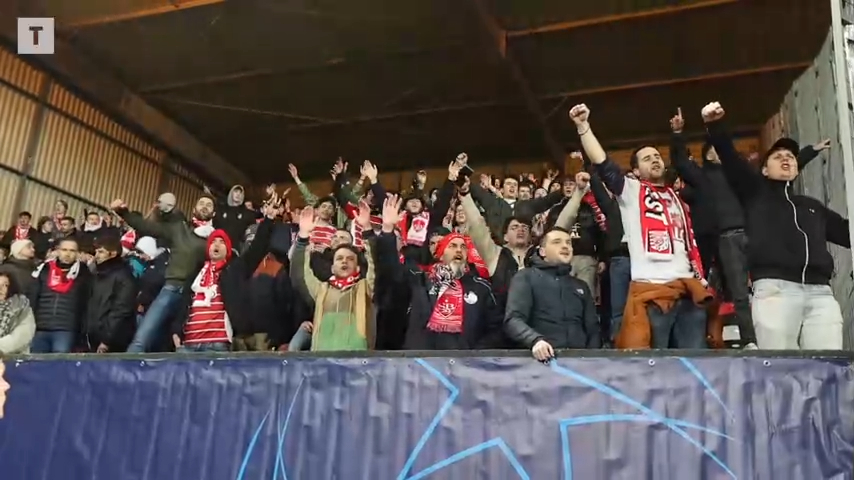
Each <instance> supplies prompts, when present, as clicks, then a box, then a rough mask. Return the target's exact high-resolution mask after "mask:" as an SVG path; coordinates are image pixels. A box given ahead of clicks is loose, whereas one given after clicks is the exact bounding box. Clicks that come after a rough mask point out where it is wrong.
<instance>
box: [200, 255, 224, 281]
mask: <svg viewBox="0 0 854 480" xmlns="http://www.w3.org/2000/svg"><path fill="white" fill-rule="evenodd" d="M224 266H225V260H221V261H219V262H214V261H211V260H208V261H206V262H205V266H204V267H202V271H203V272H204V275H203V276H202V279H201V282H199V286H201V287H212V286H214V285H216V284H217V283H218V282H219V274H220V273H221V272H222V268H223V267H224Z"/></svg>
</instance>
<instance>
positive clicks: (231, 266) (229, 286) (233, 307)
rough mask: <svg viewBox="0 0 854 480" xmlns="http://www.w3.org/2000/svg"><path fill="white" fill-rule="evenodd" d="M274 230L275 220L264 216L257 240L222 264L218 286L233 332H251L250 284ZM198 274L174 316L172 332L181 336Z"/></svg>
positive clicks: (191, 279)
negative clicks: (241, 252)
mask: <svg viewBox="0 0 854 480" xmlns="http://www.w3.org/2000/svg"><path fill="white" fill-rule="evenodd" d="M272 231H273V221H272V220H270V219H264V221H263V222H261V224H260V225H258V232H257V233H256V234H255V240H253V241H252V245H250V246H249V249H248V250H246V252H245V253H244V254H243V255H241V256H239V257H238V256H236V255H232V257H231V259H230V260H229V261H228V262H227V263H226V264H225V266H224V267H222V272H220V274H219V289H220V292H221V293H222V303H223V304H224V305H225V311H226V313H227V314H228V319H229V321H230V322H231V327H232V329H233V332H234V335H235V336H236V335H246V334H249V333H254V332H252V331H251V330H252V327H251V323H250V322H249V319H248V318H247V313H246V312H247V310H248V308H247V304H248V299H247V292H248V290H247V288H246V287H247V284H248V282H249V279H250V278H251V277H252V274H253V273H255V269H256V268H258V264H260V263H261V260H263V259H264V257H265V256H266V255H267V250H268V248H269V246H270V235H271V233H272ZM194 280H195V277H193V278H190V279H188V284H187V286H186V288H184V308H183V309H182V311H181V312H180V314H179V315H176V316H175V319H174V321H173V322H172V333H174V334H177V335H178V337H180V338H182V339H183V338H184V323H186V321H187V315H188V313H189V308H190V303H191V302H192V298H193V292H192V289H191V288H190V285H192V283H193V281H194Z"/></svg>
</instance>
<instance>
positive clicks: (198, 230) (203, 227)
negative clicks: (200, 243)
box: [190, 217, 214, 238]
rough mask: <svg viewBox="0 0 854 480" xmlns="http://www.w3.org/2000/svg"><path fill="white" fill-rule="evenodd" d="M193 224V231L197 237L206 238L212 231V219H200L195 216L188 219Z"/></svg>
mask: <svg viewBox="0 0 854 480" xmlns="http://www.w3.org/2000/svg"><path fill="white" fill-rule="evenodd" d="M190 222H191V223H192V225H193V233H195V234H196V236H197V237H201V238H208V237H209V236H210V235H211V233H213V231H214V227H213V220H200V219H198V218H196V217H193V218H191V219H190Z"/></svg>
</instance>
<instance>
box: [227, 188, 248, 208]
mask: <svg viewBox="0 0 854 480" xmlns="http://www.w3.org/2000/svg"><path fill="white" fill-rule="evenodd" d="M234 192H240V200H235V199H234ZM245 200H246V189H244V188H243V185H234V186H233V187H231V190H229V191H228V199H227V200H226V201H227V202H228V206H229V207H239V206H241V205H243V202H244V201H245Z"/></svg>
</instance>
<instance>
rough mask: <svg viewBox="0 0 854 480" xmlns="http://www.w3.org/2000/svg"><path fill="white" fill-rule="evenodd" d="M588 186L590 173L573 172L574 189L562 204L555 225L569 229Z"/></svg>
mask: <svg viewBox="0 0 854 480" xmlns="http://www.w3.org/2000/svg"><path fill="white" fill-rule="evenodd" d="M589 188H590V174H589V173H587V172H578V173H577V174H575V191H574V192H572V196H571V197H569V201H568V202H566V205H564V206H563V209H562V210H561V211H560V215H558V216H557V220H556V221H555V226H556V227H560V228H564V229H566V230H571V229H572V226H573V225H575V220H576V218H578V209H579V208H581V200H582V199H583V198H584V195H585V194H586V193H587V191H588V190H589Z"/></svg>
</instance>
